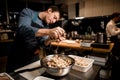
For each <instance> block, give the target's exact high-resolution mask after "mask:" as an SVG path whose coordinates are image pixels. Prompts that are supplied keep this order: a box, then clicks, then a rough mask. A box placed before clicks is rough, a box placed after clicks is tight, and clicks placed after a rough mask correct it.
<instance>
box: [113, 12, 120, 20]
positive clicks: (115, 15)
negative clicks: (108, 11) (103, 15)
mask: <svg viewBox="0 0 120 80" xmlns="http://www.w3.org/2000/svg"><path fill="white" fill-rule="evenodd" d="M118 16H120V13H119V12H114V13H112V15H111V19H113V18H115V17H118Z"/></svg>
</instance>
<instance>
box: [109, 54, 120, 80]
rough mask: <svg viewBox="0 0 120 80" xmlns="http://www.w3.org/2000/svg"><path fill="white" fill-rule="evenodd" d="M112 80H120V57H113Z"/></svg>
mask: <svg viewBox="0 0 120 80" xmlns="http://www.w3.org/2000/svg"><path fill="white" fill-rule="evenodd" d="M111 64H112V70H111V71H112V72H111V80H120V57H119V56H113V57H112V63H111Z"/></svg>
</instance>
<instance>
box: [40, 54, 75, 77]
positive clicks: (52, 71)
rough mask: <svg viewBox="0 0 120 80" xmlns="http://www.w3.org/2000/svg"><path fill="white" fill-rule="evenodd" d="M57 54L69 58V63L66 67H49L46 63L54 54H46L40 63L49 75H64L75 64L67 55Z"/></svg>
mask: <svg viewBox="0 0 120 80" xmlns="http://www.w3.org/2000/svg"><path fill="white" fill-rule="evenodd" d="M57 55H58V56H60V57H62V58H63V59H69V60H70V61H71V64H70V65H68V66H66V67H61V68H60V67H49V66H48V65H47V62H48V61H50V60H51V59H52V58H53V56H55V55H48V56H46V57H45V58H43V59H42V60H41V65H42V66H43V67H45V68H46V72H47V73H48V74H50V75H53V76H65V75H67V74H68V73H69V72H70V70H71V68H72V66H73V65H74V64H75V60H74V59H73V58H71V57H69V56H67V55H61V54H57Z"/></svg>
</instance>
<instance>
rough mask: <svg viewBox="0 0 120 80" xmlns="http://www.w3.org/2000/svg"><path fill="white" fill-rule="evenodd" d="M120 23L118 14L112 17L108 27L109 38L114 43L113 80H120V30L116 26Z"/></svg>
mask: <svg viewBox="0 0 120 80" xmlns="http://www.w3.org/2000/svg"><path fill="white" fill-rule="evenodd" d="M119 21H120V13H118V12H116V13H113V14H112V15H111V19H110V21H109V22H108V23H107V26H106V33H107V37H108V38H109V39H110V41H112V42H114V47H113V49H112V59H111V60H112V73H111V79H112V80H120V77H119V76H120V75H118V74H117V73H118V72H120V39H119V38H118V36H119V35H120V28H118V27H117V26H116V23H117V22H119Z"/></svg>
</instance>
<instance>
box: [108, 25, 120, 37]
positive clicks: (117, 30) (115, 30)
mask: <svg viewBox="0 0 120 80" xmlns="http://www.w3.org/2000/svg"><path fill="white" fill-rule="evenodd" d="M107 30H108V32H109V33H110V35H111V36H116V35H119V34H120V28H117V27H116V26H115V25H108V26H107Z"/></svg>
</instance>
